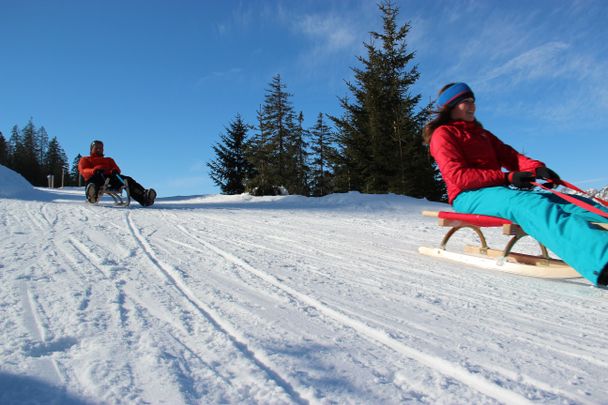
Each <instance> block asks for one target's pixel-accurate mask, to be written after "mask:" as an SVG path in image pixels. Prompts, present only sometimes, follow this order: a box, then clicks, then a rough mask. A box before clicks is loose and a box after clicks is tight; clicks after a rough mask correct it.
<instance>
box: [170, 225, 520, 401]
mask: <svg viewBox="0 0 608 405" xmlns="http://www.w3.org/2000/svg"><path fill="white" fill-rule="evenodd" d="M177 227H178V228H179V229H180V230H181V231H182V232H183V233H184V234H186V235H188V236H189V237H190V238H193V239H195V240H197V241H198V242H199V243H201V244H202V245H203V246H205V247H206V248H208V249H209V250H211V251H213V252H215V253H216V254H218V255H220V256H222V257H224V258H225V259H226V260H228V261H229V262H231V263H233V264H235V265H237V266H239V267H241V268H242V269H244V270H246V271H248V272H249V273H251V274H253V275H255V276H257V277H259V278H261V279H262V280H264V281H266V282H267V283H269V284H271V285H273V286H275V287H276V288H279V289H281V290H283V291H285V292H286V293H287V294H289V295H291V296H292V297H294V298H296V299H298V300H299V301H301V302H304V303H306V304H307V305H309V306H311V307H313V308H315V309H317V310H318V311H319V312H320V313H323V314H324V315H326V316H328V317H330V318H332V319H334V320H336V321H338V322H339V323H342V324H343V325H346V326H349V327H351V328H352V329H354V330H356V331H357V332H359V333H360V334H361V335H363V336H365V337H366V338H368V339H370V340H372V341H373V342H378V343H381V344H383V345H384V346H387V347H389V348H391V349H393V350H395V351H397V352H398V353H400V354H402V355H404V356H406V357H408V358H410V359H413V360H415V361H417V362H419V363H421V364H423V365H425V366H427V367H430V368H431V369H433V370H435V371H437V372H439V373H440V374H443V375H446V376H449V377H452V378H454V379H456V380H458V381H460V382H462V383H464V384H465V385H467V386H469V387H471V388H472V389H474V390H476V391H478V392H480V393H482V394H484V395H487V396H488V397H491V398H494V399H496V400H498V401H501V402H504V403H509V404H531V403H532V402H531V401H529V400H528V399H527V398H525V397H524V396H521V395H519V394H517V393H515V392H513V391H510V390H508V389H505V388H503V387H500V386H498V385H497V384H495V383H492V382H491V381H488V380H486V379H485V378H483V377H481V376H479V375H476V374H473V373H471V372H469V371H468V370H466V369H465V368H463V367H460V366H458V365H457V364H454V363H451V362H449V361H447V360H444V359H442V358H439V357H436V356H432V355H429V354H426V353H423V352H421V351H419V350H416V349H414V348H412V347H409V346H407V345H404V344H403V343H401V342H399V341H397V340H395V339H394V338H392V337H390V336H389V335H388V334H387V333H386V332H385V331H382V330H378V329H375V328H372V327H370V326H368V325H367V324H365V323H363V322H361V321H358V320H356V319H353V318H350V317H348V316H346V315H344V314H342V313H340V312H338V311H336V310H334V309H332V308H329V307H328V306H327V305H325V304H323V303H322V302H320V301H318V300H317V299H315V298H312V297H310V296H308V295H306V294H302V293H300V292H298V291H296V290H294V289H292V288H291V287H289V286H287V285H285V284H283V283H281V282H280V281H279V280H277V279H276V278H275V277H274V276H271V275H269V274H267V273H264V272H262V271H260V270H257V269H256V268H254V267H253V266H251V265H249V264H248V263H246V262H245V261H243V260H241V259H239V258H238V257H236V256H234V255H232V254H230V253H228V252H226V251H224V250H222V249H220V248H218V247H216V246H214V245H212V244H211V243H209V242H206V241H204V240H202V239H200V238H199V237H198V236H195V235H190V234H188V232H187V230H185V229H184V228H183V227H182V226H181V225H177Z"/></svg>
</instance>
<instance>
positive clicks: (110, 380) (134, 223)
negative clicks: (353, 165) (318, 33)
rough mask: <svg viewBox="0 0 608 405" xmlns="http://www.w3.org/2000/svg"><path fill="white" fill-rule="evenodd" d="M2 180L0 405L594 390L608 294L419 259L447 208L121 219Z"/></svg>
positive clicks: (389, 398)
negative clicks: (432, 215)
mask: <svg viewBox="0 0 608 405" xmlns="http://www.w3.org/2000/svg"><path fill="white" fill-rule="evenodd" d="M7 170H8V169H5V168H1V167H0V190H4V193H5V194H2V195H0V235H1V237H0V252H1V253H0V283H1V285H2V286H3V288H2V289H1V290H0V306H1V307H2V308H3V317H2V318H0V327H1V328H2V331H3V344H2V348H1V349H0V360H1V363H0V364H1V365H0V387H1V388H2V389H1V390H0V403H23V402H27V403H41V404H43V403H44V404H46V403H67V404H83V403H91V404H106V403H116V404H122V403H153V404H156V403H171V404H182V403H183V404H186V403H187V404H208V403H234V404H237V403H238V404H241V403H247V404H268V403H271V404H306V403H310V404H333V403H369V404H377V403H382V404H401V403H412V404H428V403H437V404H442V403H443V404H470V403H509V404H526V403H543V404H562V403H569V404H600V403H604V402H605V399H606V398H608V350H607V349H606V329H605V325H606V324H608V291H607V290H602V289H598V288H594V287H592V286H590V285H589V284H588V283H586V282H585V281H581V280H571V281H568V282H557V281H548V280H540V279H534V278H525V277H517V276H512V275H508V274H500V273H496V272H491V271H483V270H476V269H473V268H469V267H467V266H465V265H459V264H453V263H449V262H443V261H439V260H435V259H432V258H429V257H426V256H422V255H420V254H418V252H417V248H418V246H421V245H426V246H433V245H435V246H436V245H437V244H438V243H439V241H440V240H441V237H442V235H443V232H444V230H443V229H440V228H439V227H437V226H436V225H435V222H434V221H432V220H430V219H429V218H425V217H422V216H421V215H420V211H421V210H423V209H435V210H437V209H448V208H449V207H448V206H447V205H445V204H437V203H430V202H427V201H425V200H416V199H413V198H408V197H403V196H396V195H383V196H380V195H362V194H359V193H347V194H341V195H338V194H337V195H332V196H327V197H323V198H303V197H297V196H285V197H263V198H251V197H249V196H247V195H239V196H218V195H215V196H192V197H171V198H160V199H158V202H157V204H155V205H154V206H153V207H151V208H141V207H139V206H137V205H135V206H133V207H131V208H128V209H124V208H114V207H112V206H111V205H110V204H109V201H102V203H101V204H100V205H98V206H92V205H89V204H87V203H85V202H84V198H83V192H82V189H64V190H42V189H34V188H32V187H31V186H30V185H29V184H27V182H25V181H24V180H23V179H22V178H20V176H19V177H16V176H14V175H13V174H11V173H3V171H7ZM7 179H8V180H7ZM6 190H10V192H7V191H6ZM15 196H18V197H15ZM487 236H488V243H489V244H490V245H498V244H504V242H505V240H504V237H503V236H502V235H500V232H499V231H497V232H494V233H493V232H489V233H488V235H487ZM453 239H454V241H453V243H454V245H455V247H456V248H458V247H459V246H458V245H461V244H464V243H470V242H472V241H474V236H473V235H472V234H468V235H467V233H466V230H465V231H463V232H462V234H459V235H457V236H455V237H454V238H453ZM451 243H452V242H451ZM530 246H532V248H534V249H536V246H535V245H534V244H533V243H530Z"/></svg>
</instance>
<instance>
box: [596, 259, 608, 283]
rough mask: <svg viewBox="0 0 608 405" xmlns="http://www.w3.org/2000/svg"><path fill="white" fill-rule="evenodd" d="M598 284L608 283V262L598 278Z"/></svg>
mask: <svg viewBox="0 0 608 405" xmlns="http://www.w3.org/2000/svg"><path fill="white" fill-rule="evenodd" d="M597 285H608V264H606V266H605V267H604V270H602V272H601V273H600V275H599V277H598V278H597Z"/></svg>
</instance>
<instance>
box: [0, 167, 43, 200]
mask: <svg viewBox="0 0 608 405" xmlns="http://www.w3.org/2000/svg"><path fill="white" fill-rule="evenodd" d="M38 194H39V191H38V190H36V189H34V187H33V186H32V185H31V184H30V183H29V182H28V181H27V180H26V179H24V178H23V176H21V175H20V174H19V173H17V172H15V171H13V170H11V169H9V168H8V167H6V166H2V165H0V197H2V198H12V197H19V198H28V197H34V196H37V195H38Z"/></svg>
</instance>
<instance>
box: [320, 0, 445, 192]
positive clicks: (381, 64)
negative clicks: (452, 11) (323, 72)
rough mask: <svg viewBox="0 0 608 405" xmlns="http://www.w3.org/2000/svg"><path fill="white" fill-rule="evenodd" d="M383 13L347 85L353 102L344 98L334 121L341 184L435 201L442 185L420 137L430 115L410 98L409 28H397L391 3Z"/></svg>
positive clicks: (414, 78) (415, 73)
mask: <svg viewBox="0 0 608 405" xmlns="http://www.w3.org/2000/svg"><path fill="white" fill-rule="evenodd" d="M379 8H380V10H381V12H382V19H383V32H382V33H378V32H371V41H370V42H369V43H366V44H365V48H366V50H367V57H366V58H363V57H359V58H358V60H359V61H360V62H361V64H362V65H363V66H362V68H353V72H354V83H347V85H348V89H349V91H350V92H351V93H352V95H353V102H351V101H350V100H349V99H348V98H346V97H345V98H342V99H341V106H342V108H343V109H344V115H343V116H342V117H340V118H336V117H331V118H332V120H333V121H334V123H335V124H336V127H337V129H338V132H339V133H338V141H339V142H340V152H341V157H340V159H339V161H338V166H337V168H336V176H337V177H338V178H337V179H336V180H337V181H338V184H342V185H344V184H348V187H349V189H354V190H360V191H364V192H370V193H386V192H394V193H399V194H407V195H412V196H417V197H421V196H425V197H431V196H432V195H436V194H437V190H438V189H439V183H438V182H437V180H436V179H435V177H434V169H433V166H432V162H430V161H429V159H428V158H426V157H425V156H426V153H425V150H424V147H423V146H422V143H421V137H420V133H421V130H422V124H423V122H424V117H426V114H427V113H428V112H427V110H426V108H418V104H419V102H420V99H421V96H420V95H412V94H411V87H412V85H413V84H414V83H415V82H416V81H417V80H418V78H419V72H418V68H417V66H416V65H414V66H411V67H410V65H411V63H412V62H413V59H414V53H413V52H408V51H407V46H406V45H407V43H406V37H407V34H408V32H409V30H410V25H409V24H407V23H406V24H403V25H402V26H400V27H398V26H397V16H398V9H397V8H396V7H395V6H394V5H393V4H392V2H391V1H384V2H382V3H381V4H379ZM376 43H378V45H376ZM345 176H346V177H347V178H345Z"/></svg>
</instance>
